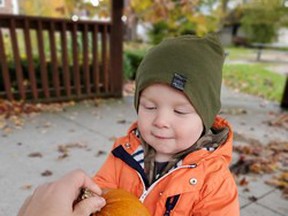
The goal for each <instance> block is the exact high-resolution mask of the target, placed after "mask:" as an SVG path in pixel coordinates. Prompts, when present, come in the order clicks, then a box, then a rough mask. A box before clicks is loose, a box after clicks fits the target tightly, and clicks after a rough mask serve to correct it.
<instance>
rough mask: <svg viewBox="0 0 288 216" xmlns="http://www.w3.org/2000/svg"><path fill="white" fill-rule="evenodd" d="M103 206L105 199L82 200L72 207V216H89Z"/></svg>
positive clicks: (91, 198)
mask: <svg viewBox="0 0 288 216" xmlns="http://www.w3.org/2000/svg"><path fill="white" fill-rule="evenodd" d="M105 204H106V201H105V199H104V198H102V197H98V196H97V197H95V196H94V197H90V198H87V199H84V200H82V201H81V202H79V203H77V204H76V205H75V206H74V212H73V216H89V215H90V214H92V213H95V212H97V211H100V210H101V208H102V207H104V205H105Z"/></svg>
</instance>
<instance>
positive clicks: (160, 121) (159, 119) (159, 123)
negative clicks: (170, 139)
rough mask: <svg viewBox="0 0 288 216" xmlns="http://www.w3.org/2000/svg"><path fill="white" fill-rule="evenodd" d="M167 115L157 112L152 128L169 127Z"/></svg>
mask: <svg viewBox="0 0 288 216" xmlns="http://www.w3.org/2000/svg"><path fill="white" fill-rule="evenodd" d="M169 119H170V118H169V115H168V114H167V113H165V112H157V115H156V116H155V119H154V121H153V124H154V126H156V127H158V128H165V127H166V128H167V127H169Z"/></svg>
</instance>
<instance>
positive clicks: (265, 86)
mask: <svg viewBox="0 0 288 216" xmlns="http://www.w3.org/2000/svg"><path fill="white" fill-rule="evenodd" d="M223 79H224V83H225V85H226V86H227V87H230V88H232V89H234V90H236V91H239V92H244V93H248V94H252V95H257V96H260V97H263V98H265V99H267V100H271V101H275V102H280V101H281V98H282V94H283V90H284V85H285V81H286V77H285V76H284V75H282V74H278V73H275V72H273V71H270V70H267V69H265V67H264V66H263V65H261V64H226V65H224V70H223Z"/></svg>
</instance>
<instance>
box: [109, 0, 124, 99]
mask: <svg viewBox="0 0 288 216" xmlns="http://www.w3.org/2000/svg"><path fill="white" fill-rule="evenodd" d="M111 4H112V7H111V10H112V15H111V18H112V19H111V24H112V26H111V36H110V70H109V71H110V72H109V73H110V75H109V77H110V80H111V86H112V89H111V90H112V92H113V94H114V96H115V97H121V96H122V85H123V72H122V71H123V69H122V65H123V60H122V58H123V57H122V55H123V23H122V15H123V7H124V2H123V0H111Z"/></svg>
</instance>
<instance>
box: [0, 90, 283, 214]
mask: <svg viewBox="0 0 288 216" xmlns="http://www.w3.org/2000/svg"><path fill="white" fill-rule="evenodd" d="M222 101H223V109H222V116H224V117H225V118H226V119H228V120H229V121H230V122H231V124H232V125H233V127H234V131H235V133H237V134H238V135H239V134H242V135H245V137H249V138H251V139H256V140H259V141H260V142H261V143H263V145H265V143H268V142H269V141H270V140H283V141H286V142H287V140H288V131H287V129H286V128H283V127H271V126H269V124H268V123H267V122H268V121H271V120H273V119H275V118H276V116H277V114H280V113H281V110H280V109H279V107H278V105H277V104H273V103H271V102H267V101H264V100H262V99H260V98H257V97H252V96H249V95H244V94H238V93H235V92H231V91H228V90H227V89H226V88H223V94H222ZM135 117H136V114H135V112H134V108H133V99H132V98H131V97H125V98H123V99H122V100H115V99H109V100H105V101H100V102H99V104H98V103H96V104H95V103H92V102H89V103H88V102H86V103H85V102H81V103H78V104H76V105H75V106H72V107H69V108H66V111H63V112H56V113H49V112H45V113H40V114H36V115H30V116H26V117H25V118H24V125H23V127H21V128H18V129H17V128H14V129H13V130H12V132H11V133H9V134H6V133H4V132H3V131H1V136H0V147H1V151H0V164H1V166H0V190H1V197H0V215H1V216H2V215H3V216H12V215H16V214H17V211H18V209H19V207H20V206H21V204H22V202H23V201H24V199H25V197H26V196H28V195H29V194H31V193H32V191H33V189H35V187H36V186H37V185H38V184H41V183H44V182H46V181H50V180H54V179H57V178H58V177H60V176H62V175H63V174H64V173H66V172H68V171H70V170H73V169H75V168H81V169H83V170H85V171H86V172H87V173H88V174H90V175H93V174H94V173H95V172H96V171H97V170H98V168H99V167H100V166H101V164H102V163H103V161H104V160H105V158H106V156H107V153H108V152H109V150H110V148H111V145H112V144H113V140H114V139H115V137H117V136H119V135H123V134H124V133H126V130H127V129H128V127H129V125H130V124H131V122H133V121H134V120H135ZM239 144H241V140H235V145H239ZM236 158H237V155H235V159H234V160H236ZM266 177H267V176H266V175H265V176H264V177H260V176H253V175H249V176H247V178H249V190H247V188H244V187H241V186H239V193H240V204H241V215H242V216H274V215H275V216H284V215H287V212H288V200H285V199H283V198H282V196H281V191H280V190H278V189H275V188H274V187H272V186H269V185H267V184H265V183H264V180H265V178H266ZM251 197H253V198H254V199H251Z"/></svg>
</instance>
